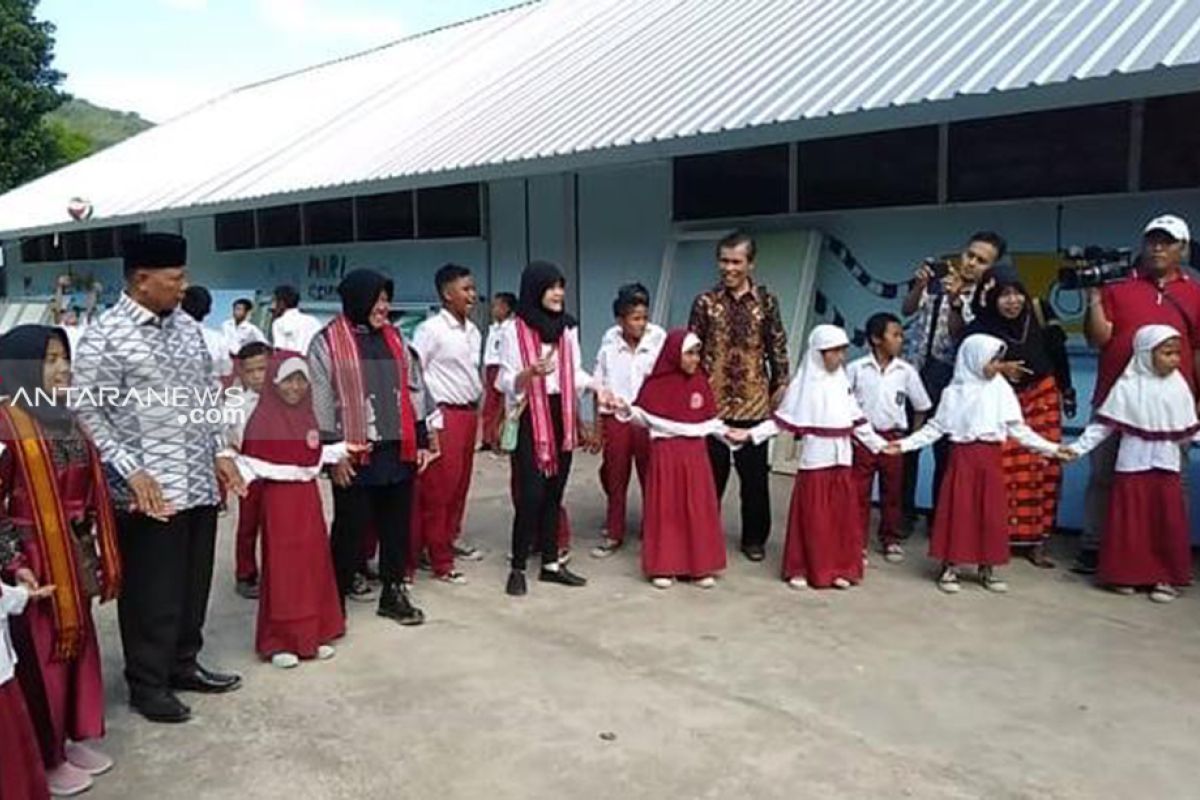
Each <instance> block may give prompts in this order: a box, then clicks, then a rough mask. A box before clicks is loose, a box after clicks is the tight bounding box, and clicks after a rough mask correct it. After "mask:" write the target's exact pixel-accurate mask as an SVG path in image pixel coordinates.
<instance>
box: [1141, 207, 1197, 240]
mask: <svg viewBox="0 0 1200 800" xmlns="http://www.w3.org/2000/svg"><path fill="white" fill-rule="evenodd" d="M1151 231H1162V232H1163V233H1166V234H1168V235H1169V236H1170V237H1171V238H1172V239H1174V240H1175V241H1177V242H1188V241H1191V239H1192V234H1191V231H1189V230H1188V224H1187V223H1186V222H1184V221H1183V219H1182V218H1181V217H1177V216H1175V215H1174V214H1163V215H1162V216H1161V217H1155V218H1154V219H1152V220H1150V221H1149V222H1147V223H1146V228H1145V230H1143V231H1142V234H1143V235H1145V234H1147V233H1150V232H1151Z"/></svg>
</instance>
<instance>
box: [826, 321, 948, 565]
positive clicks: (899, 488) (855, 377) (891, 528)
mask: <svg viewBox="0 0 1200 800" xmlns="http://www.w3.org/2000/svg"><path fill="white" fill-rule="evenodd" d="M867 343H868V346H869V347H870V353H868V354H867V355H865V356H863V357H862V358H859V359H857V360H855V361H853V362H851V363H850V365H849V366H848V367H846V375H847V377H848V378H849V379H850V388H851V389H852V390H853V392H854V396H855V398H856V399H857V400H858V404H859V406H861V407H862V410H863V413H864V414H866V416H867V421H868V422H870V423H871V427H872V428H874V429H875V432H876V433H878V434H879V435H880V436H882V437H883V438H884V439H887V440H888V441H894V440H897V439H901V438H903V437H904V435H905V434H906V433H907V432H908V419H907V414H906V406H907V405H908V404H911V405H912V408H913V411H914V413H915V416H914V423H913V424H914V426H915V427H917V428H919V427H921V424H922V422H924V419H925V415H926V414H927V413H928V411H929V409H930V408H932V407H933V403H931V402H930V399H929V394H928V393H927V392H926V391H925V386H924V384H923V383H922V382H921V376H920V375H919V374H918V373H917V370H916V368H914V367H913V366H912V365H911V364H909V363H908V362H907V361H905V360H904V359H902V358H900V353H901V352H902V351H903V349H904V326H903V325H902V324H901V323H900V319H899V318H898V317H896V316H895V315H894V314H888V313H879V314H875V315H874V316H873V317H871V318H870V319H869V320H867ZM854 475H855V478H856V480H857V481H858V486H859V492H860V496H861V499H862V504H863V509H864V516H863V519H865V520H868V523H867V529H865V530H864V531H863V552H864V553H865V552H866V547H867V543H868V542H869V541H870V532H869V527H870V522H869V520H870V505H871V486H872V484H873V483H874V481H875V476H876V475H878V476H879V541H880V544H881V545H882V547H883V557H884V559H885V560H887V561H889V562H891V563H899V562H901V561H903V560H904V548H903V547H901V546H900V524H901V520H902V516H903V508H902V504H903V496H904V457H903V456H897V455H889V454H887V453H872V452H871V451H869V450H868V449H867V448H865V447H862V446H860V445H859V444H858V443H857V442H856V443H855V447H854Z"/></svg>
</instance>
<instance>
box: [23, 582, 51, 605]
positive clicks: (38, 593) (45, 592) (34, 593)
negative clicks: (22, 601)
mask: <svg viewBox="0 0 1200 800" xmlns="http://www.w3.org/2000/svg"><path fill="white" fill-rule="evenodd" d="M56 588H57V587H56V586H55V585H54V584H53V583H47V584H46V585H45V586H39V587H37V588H36V589H30V590H29V599H30V600H35V601H37V600H49V599H50V598H51V597H53V596H54V590H55V589H56Z"/></svg>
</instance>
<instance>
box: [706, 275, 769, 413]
mask: <svg viewBox="0 0 1200 800" xmlns="http://www.w3.org/2000/svg"><path fill="white" fill-rule="evenodd" d="M688 327H689V328H691V329H692V332H693V333H695V334H696V335H697V336H698V337H700V341H701V343H702V345H703V347H702V351H701V353H702V361H701V363H702V365H703V367H704V371H705V372H706V373H708V379H709V382H710V383H711V384H712V388H713V394H714V395H715V397H716V400H717V411H718V413H719V414H720V417H721V419H723V420H725V421H728V422H754V421H759V420H764V419H767V418H768V417H770V416H771V412H772V411H773V410H774V404H773V402H772V396H773V395H774V394H775V392H776V391H777V390H779V389H780V388H782V387H784V386H787V382H788V355H787V333H786V332H785V331H784V329H783V322H782V320H781V319H780V317H779V301H778V300H776V299H775V296H774V295H772V294H770V293H769V292H768V291H767V290H766V288H765V287H762V286H752V287H751V290H750V291H749V292H746V293H745V294H744V295H742V296H741V297H735V296H734V295H733V292H731V291H729V290H728V289H726V288H725V287H723V286H718V287H716V288H715V289H712V290H710V291H707V292H705V293H704V294H702V295H700V296H699V297H697V298H696V301H695V302H694V303H693V304H692V314H691V318H690V319H689V321H688Z"/></svg>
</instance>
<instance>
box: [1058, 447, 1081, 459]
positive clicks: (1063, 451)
mask: <svg viewBox="0 0 1200 800" xmlns="http://www.w3.org/2000/svg"><path fill="white" fill-rule="evenodd" d="M1054 457H1055V458H1057V459H1058V460H1059V461H1074V460H1076V459H1077V458H1079V454H1078V453H1076V452H1075V451H1074V450H1072V449H1071V448H1069V447H1067V446H1066V445H1063V446H1062V447H1060V448H1058V452H1057V453H1055V454H1054Z"/></svg>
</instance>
